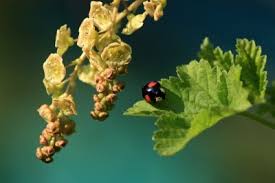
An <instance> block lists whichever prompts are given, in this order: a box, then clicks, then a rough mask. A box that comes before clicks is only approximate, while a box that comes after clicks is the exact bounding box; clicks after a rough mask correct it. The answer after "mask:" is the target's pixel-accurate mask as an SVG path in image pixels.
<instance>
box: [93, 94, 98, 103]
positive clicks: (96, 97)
mask: <svg viewBox="0 0 275 183" xmlns="http://www.w3.org/2000/svg"><path fill="white" fill-rule="evenodd" d="M93 99H94V101H95V102H100V98H99V97H98V96H97V95H96V94H95V95H94V96H93Z"/></svg>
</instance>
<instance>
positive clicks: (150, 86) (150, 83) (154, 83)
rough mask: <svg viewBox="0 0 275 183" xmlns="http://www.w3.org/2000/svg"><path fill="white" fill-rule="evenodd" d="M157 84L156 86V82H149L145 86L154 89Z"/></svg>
mask: <svg viewBox="0 0 275 183" xmlns="http://www.w3.org/2000/svg"><path fill="white" fill-rule="evenodd" d="M157 84H158V83H157V82H155V81H151V82H149V83H148V84H147V86H148V87H149V88H153V87H155V86H156V85H157Z"/></svg>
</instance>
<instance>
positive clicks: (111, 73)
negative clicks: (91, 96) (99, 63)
mask: <svg viewBox="0 0 275 183" xmlns="http://www.w3.org/2000/svg"><path fill="white" fill-rule="evenodd" d="M101 76H102V77H103V78H104V79H114V77H115V70H114V69H113V68H107V69H105V70H104V71H103V72H102V73H101Z"/></svg>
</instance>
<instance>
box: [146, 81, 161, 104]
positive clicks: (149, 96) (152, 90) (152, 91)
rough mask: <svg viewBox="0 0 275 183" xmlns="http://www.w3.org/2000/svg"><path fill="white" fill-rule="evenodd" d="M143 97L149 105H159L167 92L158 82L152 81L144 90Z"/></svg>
mask: <svg viewBox="0 0 275 183" xmlns="http://www.w3.org/2000/svg"><path fill="white" fill-rule="evenodd" d="M142 96H143V98H144V100H145V101H146V102H148V103H157V102H160V101H162V100H164V99H165V90H164V89H163V88H161V85H160V84H159V82H157V81H150V82H148V83H147V84H146V85H144V86H143V88H142Z"/></svg>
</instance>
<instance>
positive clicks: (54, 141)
mask: <svg viewBox="0 0 275 183" xmlns="http://www.w3.org/2000/svg"><path fill="white" fill-rule="evenodd" d="M38 113H39V114H40V116H41V117H42V118H43V119H44V120H45V121H46V123H47V125H46V128H45V129H44V130H43V131H42V134H41V135H40V141H39V142H40V144H41V145H42V147H38V148H37V149H36V156H37V158H38V159H40V160H42V161H44V162H46V163H49V162H51V161H52V160H53V158H52V156H53V155H54V153H55V152H58V151H59V150H60V149H61V148H63V147H64V146H65V145H66V144H67V140H66V139H65V135H70V134H72V133H73V132H74V130H75V123H74V122H73V121H72V120H71V119H70V118H69V116H72V115H76V110H75V104H74V101H73V99H72V96H71V95H67V94H64V95H61V96H60V97H58V98H56V99H53V101H52V104H51V105H50V106H48V105H46V104H44V105H42V106H41V107H40V108H39V109H38Z"/></svg>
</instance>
